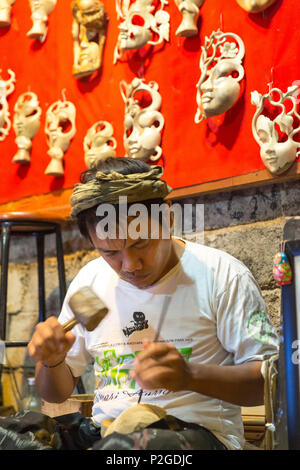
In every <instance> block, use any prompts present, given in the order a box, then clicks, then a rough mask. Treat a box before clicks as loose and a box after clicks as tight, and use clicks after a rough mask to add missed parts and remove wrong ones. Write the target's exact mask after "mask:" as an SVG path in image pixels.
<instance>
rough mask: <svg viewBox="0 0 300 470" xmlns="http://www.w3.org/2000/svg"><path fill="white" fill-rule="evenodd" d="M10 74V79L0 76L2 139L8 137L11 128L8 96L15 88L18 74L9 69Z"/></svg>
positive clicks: (0, 128) (0, 129) (0, 130)
mask: <svg viewBox="0 0 300 470" xmlns="http://www.w3.org/2000/svg"><path fill="white" fill-rule="evenodd" d="M8 74H9V79H8V80H3V79H2V78H1V77H0V141H3V140H4V139H5V138H6V136H7V135H8V133H9V131H10V128H11V121H10V119H9V116H10V113H9V109H8V102H7V97H8V96H9V95H10V94H11V93H12V92H13V91H14V89H15V82H16V75H15V73H14V72H13V71H12V70H10V69H8Z"/></svg>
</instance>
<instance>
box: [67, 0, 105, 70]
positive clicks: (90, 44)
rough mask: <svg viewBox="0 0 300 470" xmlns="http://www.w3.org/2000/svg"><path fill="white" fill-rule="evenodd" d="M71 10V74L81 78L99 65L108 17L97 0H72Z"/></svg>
mask: <svg viewBox="0 0 300 470" xmlns="http://www.w3.org/2000/svg"><path fill="white" fill-rule="evenodd" d="M72 12H73V26H72V33H73V40H74V48H73V50H74V62H73V75H74V76H75V77H76V78H82V77H86V76H89V75H91V74H92V73H94V72H95V71H97V70H98V69H99V68H100V67H101V64H102V56H103V49H104V44H105V40H106V31H107V25H108V17H107V14H106V11H105V8H104V5H103V3H101V2H100V1H99V0H74V1H73V3H72Z"/></svg>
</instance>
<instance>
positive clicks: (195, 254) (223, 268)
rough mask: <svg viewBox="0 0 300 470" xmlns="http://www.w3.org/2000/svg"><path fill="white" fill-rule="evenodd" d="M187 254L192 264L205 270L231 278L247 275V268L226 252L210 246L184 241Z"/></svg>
mask: <svg viewBox="0 0 300 470" xmlns="http://www.w3.org/2000/svg"><path fill="white" fill-rule="evenodd" d="M184 241H185V242H186V247H187V250H188V252H189V253H190V254H191V255H192V258H193V259H194V262H195V263H196V264H198V265H199V266H204V268H205V269H209V270H212V271H213V272H214V273H217V272H222V273H225V272H229V271H230V273H231V275H232V276H235V275H237V274H240V275H243V274H245V273H249V269H248V268H247V266H246V265H245V264H244V263H243V262H242V261H240V260H239V259H237V258H235V257H234V256H232V255H231V254H229V253H227V252H226V251H223V250H220V249H218V248H213V247H211V246H207V245H203V244H201V243H195V242H192V241H189V240H184Z"/></svg>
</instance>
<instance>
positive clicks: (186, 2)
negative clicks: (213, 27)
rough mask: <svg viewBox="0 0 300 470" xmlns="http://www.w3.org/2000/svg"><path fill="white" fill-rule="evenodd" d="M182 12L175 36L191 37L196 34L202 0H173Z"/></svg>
mask: <svg viewBox="0 0 300 470" xmlns="http://www.w3.org/2000/svg"><path fill="white" fill-rule="evenodd" d="M175 3H176V5H177V7H178V9H179V11H180V13H181V14H182V21H181V23H180V25H179V26H178V28H177V30H176V36H179V37H191V36H196V35H197V34H198V27H197V21H198V18H199V11H200V8H201V7H202V5H203V3H204V0H175Z"/></svg>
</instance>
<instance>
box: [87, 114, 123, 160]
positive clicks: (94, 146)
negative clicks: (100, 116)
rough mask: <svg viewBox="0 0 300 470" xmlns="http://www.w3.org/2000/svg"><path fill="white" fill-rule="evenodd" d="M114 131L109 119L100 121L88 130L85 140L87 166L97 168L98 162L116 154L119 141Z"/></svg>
mask: <svg viewBox="0 0 300 470" xmlns="http://www.w3.org/2000/svg"><path fill="white" fill-rule="evenodd" d="M113 133H114V130H113V126H112V125H111V124H110V123H109V122H107V121H98V122H96V123H95V124H93V126H92V127H90V129H89V130H88V131H87V133H86V136H85V138H84V140H83V150H84V161H85V164H86V166H87V168H97V163H98V162H100V161H103V160H106V159H107V158H108V157H115V156H116V148H117V141H116V139H115V138H114V137H113Z"/></svg>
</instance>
